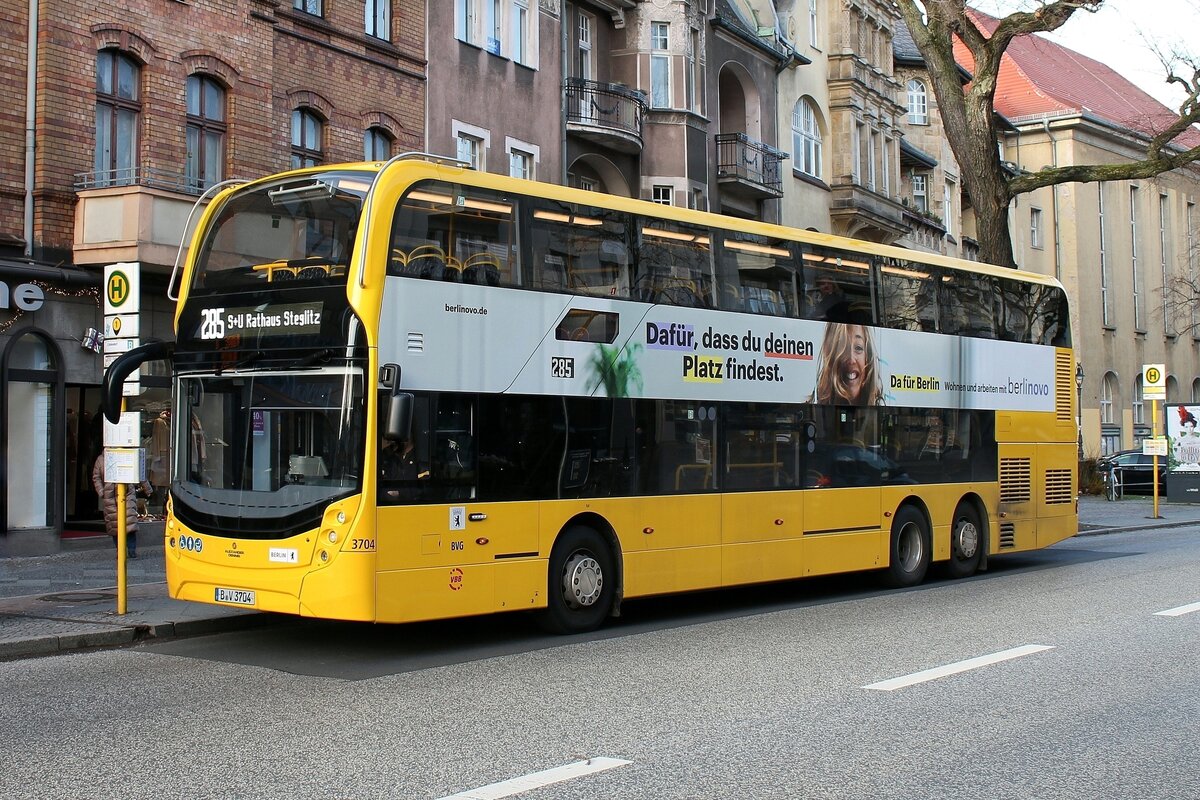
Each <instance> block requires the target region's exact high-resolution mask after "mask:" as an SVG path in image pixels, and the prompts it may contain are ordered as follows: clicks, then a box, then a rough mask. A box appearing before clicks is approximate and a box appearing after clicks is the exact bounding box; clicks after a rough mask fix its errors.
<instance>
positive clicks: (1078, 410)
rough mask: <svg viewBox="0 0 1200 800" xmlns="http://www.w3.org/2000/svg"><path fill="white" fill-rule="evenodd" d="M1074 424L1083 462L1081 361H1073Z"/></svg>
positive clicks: (1080, 460)
mask: <svg viewBox="0 0 1200 800" xmlns="http://www.w3.org/2000/svg"><path fill="white" fill-rule="evenodd" d="M1075 397H1076V404H1075V426H1076V428H1077V429H1078V430H1079V462H1080V463H1083V362H1082V361H1076V362H1075Z"/></svg>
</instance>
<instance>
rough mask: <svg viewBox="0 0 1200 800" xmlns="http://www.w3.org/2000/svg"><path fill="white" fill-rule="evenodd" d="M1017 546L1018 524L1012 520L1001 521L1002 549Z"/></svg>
mask: <svg viewBox="0 0 1200 800" xmlns="http://www.w3.org/2000/svg"><path fill="white" fill-rule="evenodd" d="M1016 546H1017V526H1016V525H1014V524H1013V523H1011V522H1001V523H1000V549H1001V550H1004V549H1010V548H1013V547H1016Z"/></svg>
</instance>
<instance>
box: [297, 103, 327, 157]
mask: <svg viewBox="0 0 1200 800" xmlns="http://www.w3.org/2000/svg"><path fill="white" fill-rule="evenodd" d="M323 127H324V126H323V125H322V124H321V118H320V117H318V116H317V115H316V114H314V113H313V112H312V111H310V110H308V109H306V108H298V109H296V110H295V111H293V112H292V168H293V169H295V168H297V167H315V166H316V165H317V164H320V163H321V162H322V161H324V160H325V157H324V154H323V153H322V152H321V133H322V128H323Z"/></svg>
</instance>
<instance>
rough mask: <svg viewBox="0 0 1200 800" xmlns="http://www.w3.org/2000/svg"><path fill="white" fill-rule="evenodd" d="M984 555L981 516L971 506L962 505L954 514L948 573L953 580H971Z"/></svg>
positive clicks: (947, 566)
mask: <svg viewBox="0 0 1200 800" xmlns="http://www.w3.org/2000/svg"><path fill="white" fill-rule="evenodd" d="M982 554H983V526H982V525H981V524H980V523H979V514H978V513H977V512H976V511H975V509H974V508H972V507H971V506H969V505H965V504H964V505H961V506H959V507H958V510H956V511H955V512H954V524H953V525H952V526H951V528H950V561H949V563H947V565H946V571H947V572H948V573H950V577H952V578H969V577H970V576H972V575H974V574H975V570H977V569H979V558H980V556H981V555H982Z"/></svg>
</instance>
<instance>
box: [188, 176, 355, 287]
mask: <svg viewBox="0 0 1200 800" xmlns="http://www.w3.org/2000/svg"><path fill="white" fill-rule="evenodd" d="M371 178H372V175H371V174H370V173H367V172H357V171H347V170H331V171H329V172H318V173H312V174H308V175H302V176H293V177H290V178H285V179H283V180H277V181H271V182H269V183H264V184H259V185H256V186H254V187H253V188H252V189H248V190H246V191H242V192H240V193H238V194H234V195H233V196H232V197H230V198H229V199H228V200H226V201H225V203H224V204H222V206H221V207H220V208H219V209H218V210H217V213H216V216H215V217H214V219H213V221H212V224H211V225H210V226H209V229H208V231H207V232H206V234H205V236H204V240H203V242H202V243H201V245H200V251H199V253H198V254H197V257H196V269H195V272H194V278H193V282H192V287H193V288H194V289H229V288H262V287H263V286H264V284H268V283H272V284H273V283H280V282H284V281H303V282H305V283H311V282H318V283H322V284H330V283H342V284H344V283H345V281H346V272H347V271H348V269H349V265H350V259H351V255H352V250H353V247H354V236H355V233H356V231H357V228H358V219H359V216H360V214H361V212H362V205H363V199H364V198H365V197H366V193H367V190H368V189H369V188H370V185H371Z"/></svg>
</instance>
